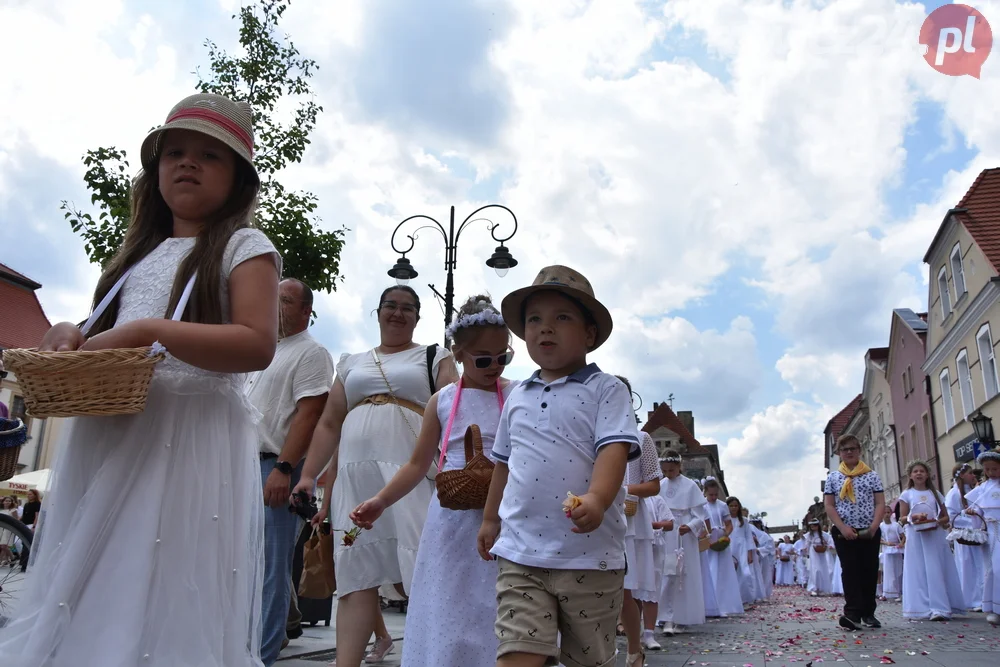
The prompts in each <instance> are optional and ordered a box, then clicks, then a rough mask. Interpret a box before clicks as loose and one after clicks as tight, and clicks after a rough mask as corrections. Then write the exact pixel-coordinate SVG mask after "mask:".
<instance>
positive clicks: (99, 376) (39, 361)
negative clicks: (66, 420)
mask: <svg viewBox="0 0 1000 667" xmlns="http://www.w3.org/2000/svg"><path fill="white" fill-rule="evenodd" d="M151 351H152V348H150V347H140V348H134V349H121V350H98V351H93V352H90V351H77V352H39V351H38V350H36V349H22V350H4V353H3V363H4V366H5V367H6V368H7V370H9V371H11V372H13V373H14V375H16V376H17V381H18V384H19V385H20V386H21V390H22V391H23V392H24V403H25V406H26V407H27V410H28V414H30V415H31V416H32V417H38V418H45V417H78V416H82V415H128V414H135V413H137V412H142V411H143V409H145V407H146V393H147V391H148V390H149V381H150V379H151V378H152V377H153V368H154V367H155V366H156V364H157V363H159V362H160V361H161V360H162V359H163V357H164V356H165V355H164V354H163V353H158V354H152V355H151V354H150V352H151Z"/></svg>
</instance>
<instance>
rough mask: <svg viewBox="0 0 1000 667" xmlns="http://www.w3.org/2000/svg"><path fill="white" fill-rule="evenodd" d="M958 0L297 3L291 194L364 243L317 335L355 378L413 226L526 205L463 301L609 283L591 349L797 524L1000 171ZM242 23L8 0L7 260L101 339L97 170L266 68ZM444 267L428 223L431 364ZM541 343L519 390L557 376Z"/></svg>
mask: <svg viewBox="0 0 1000 667" xmlns="http://www.w3.org/2000/svg"><path fill="white" fill-rule="evenodd" d="M941 4H944V3H941V2H926V3H922V4H921V3H916V2H892V1H890V0H831V1H823V0H745V1H738V0H712V2H704V1H703V0H669V1H667V2H662V1H661V2H653V1H651V0H589V1H587V0H547V1H546V2H544V3H541V2H535V1H533V0H503V1H502V0H426V1H425V2H421V3H403V2H390V1H388V0H369V1H364V2H363V1H362V0H336V1H330V2H308V1H305V0H295V1H294V2H293V3H292V5H291V7H290V9H289V10H288V11H287V13H286V14H285V17H284V19H283V21H282V25H281V27H282V30H283V31H284V32H285V33H287V34H288V35H290V36H291V37H292V39H293V40H294V42H295V44H296V46H297V47H298V48H299V50H300V51H301V52H302V53H303V55H304V56H306V57H309V58H312V59H314V60H316V61H317V63H318V65H319V70H318V72H317V74H316V77H315V78H314V80H313V85H314V88H315V95H316V99H317V101H318V102H319V103H320V104H321V105H322V106H323V108H324V111H323V113H322V114H321V115H320V117H319V121H318V124H317V127H316V130H315V132H314V134H313V135H312V144H311V146H310V147H309V149H308V150H307V151H306V154H305V158H304V160H303V162H302V163H301V164H299V165H294V166H293V167H291V168H288V169H287V170H285V172H283V173H282V175H281V178H282V181H283V182H284V183H285V185H286V186H287V187H291V188H298V189H305V190H309V191H311V192H313V193H315V194H316V195H317V196H318V198H319V209H318V214H319V216H320V219H321V222H320V224H321V225H323V226H324V227H326V228H328V229H337V228H341V227H343V228H346V229H347V230H348V231H347V233H346V245H345V248H344V252H343V255H342V257H341V261H342V263H341V267H342V275H343V281H342V282H341V283H340V284H339V286H338V288H337V291H336V292H335V293H333V294H329V295H326V294H324V295H321V296H319V297H318V299H317V304H316V311H317V315H318V320H317V322H316V325H315V327H314V330H313V332H314V335H315V336H317V337H318V338H319V339H320V340H321V341H322V342H323V343H324V344H325V345H326V346H327V348H328V349H329V350H330V352H331V354H333V356H334V358H335V359H336V358H338V357H339V356H340V355H341V354H343V353H346V352H359V351H363V350H365V349H367V348H369V347H371V346H372V345H374V344H376V343H377V341H378V338H377V324H376V322H375V319H374V317H373V316H372V310H373V309H374V308H375V306H376V305H377V303H376V302H377V299H378V295H379V293H380V292H381V290H382V289H383V288H384V287H387V286H388V285H390V284H391V283H392V280H391V279H390V278H388V276H387V275H386V271H387V270H388V269H389V268H390V267H391V266H392V265H393V263H394V262H395V260H396V254H395V253H394V252H393V251H392V248H391V247H390V235H391V233H392V231H393V229H394V227H395V225H396V224H397V223H398V222H399V221H400V220H402V219H403V218H405V217H407V216H410V215H414V214H418V213H422V214H426V215H430V216H432V217H434V218H437V219H438V220H441V221H445V222H446V221H447V217H448V214H449V207H450V206H455V208H456V215H457V216H458V218H459V219H460V220H461V219H462V218H464V217H465V216H466V215H468V214H469V213H471V212H472V211H473V210H474V209H476V208H478V207H479V206H481V205H484V204H487V203H501V204H504V205H506V206H508V207H510V208H511V209H512V210H513V211H514V212H515V214H516V215H517V223H518V228H517V233H516V234H515V236H514V237H513V238H512V239H511V240H510V241H509V242H508V247H509V248H510V251H511V252H512V253H513V254H514V256H515V257H516V258H517V259H518V261H519V265H518V266H517V267H516V268H515V269H513V270H512V271H510V273H508V274H507V275H506V276H505V277H503V278H500V277H498V276H497V275H496V274H495V273H493V271H492V270H491V269H489V268H488V267H486V266H485V264H484V262H485V260H486V259H487V258H488V257H489V256H490V254H491V253H492V252H493V250H494V248H495V246H496V243H494V242H493V240H492V239H491V238H490V234H489V232H488V231H487V228H486V224H485V223H475V224H473V225H470V226H469V227H468V228H467V229H466V231H465V232H464V234H463V235H462V237H461V239H460V243H459V250H458V268H457V271H456V274H455V284H456V292H457V296H458V300H459V302H460V301H461V300H463V299H464V298H465V297H466V296H469V295H472V294H477V293H480V292H483V291H484V290H485V291H487V292H488V293H490V294H491V295H492V296H493V297H494V298H495V299H496V300H498V301H499V300H500V299H501V298H502V297H503V296H504V295H505V294H506V293H507V292H509V291H511V290H513V289H516V288H517V287H521V286H524V285H527V284H530V283H531V281H532V280H533V279H534V277H535V275H536V273H537V272H538V270H539V269H541V268H542V267H543V266H546V265H550V264H567V265H569V266H572V267H574V268H576V269H578V270H580V271H581V272H582V273H584V274H585V275H586V276H587V277H588V278H589V279H590V280H591V282H592V283H593V284H594V286H595V290H596V292H597V296H598V298H599V299H601V300H602V302H604V303H605V304H607V305H608V306H609V308H610V309H611V311H612V314H613V316H614V319H615V328H614V333H613V334H612V336H611V339H610V340H609V342H608V343H607V344H606V345H605V346H604V347H602V348H601V349H600V350H598V351H597V352H596V353H595V354H593V355H592V357H591V359H592V360H593V361H595V362H597V363H598V365H599V366H600V367H601V368H602V369H603V370H606V371H608V372H613V373H616V374H622V375H625V376H627V377H629V378H630V380H631V381H632V384H633V386H634V388H635V390H636V392H637V393H638V395H639V396H641V400H642V403H643V407H642V408H641V409H640V413H641V414H642V415H643V416H645V411H646V410H647V409H648V408H650V407H651V406H652V404H653V403H654V402H663V401H665V400H667V398H668V396H669V395H671V394H672V395H673V406H674V409H675V410H678V411H679V410H690V411H692V412H693V413H694V418H695V423H696V433H695V435H696V436H697V438H698V439H699V440H700V441H701V442H702V443H718V444H719V445H720V447H721V457H722V465H723V468H724V470H725V473H726V480H727V483H728V487H729V490H730V492H731V493H733V494H736V495H738V496H740V497H741V499H742V500H743V502H744V504H745V505H746V506H748V507H749V508H750V509H751V511H754V512H759V511H766V512H768V519H769V523H772V524H779V523H781V524H783V523H789V522H794V521H798V520H799V519H800V518H801V517H802V515H803V514H804V513H805V510H806V507H807V506H808V504H809V503H810V502H811V501H812V498H813V496H816V495H818V493H819V488H820V482H821V480H822V479H823V478H824V477H825V472H826V471H825V470H824V468H823V457H822V431H823V428H824V426H825V424H826V422H827V421H828V420H829V419H830V418H831V417H832V416H833V415H834V414H835V413H836V412H838V411H839V410H840V409H841V408H842V407H843V406H844V405H846V404H847V403H848V402H849V401H850V399H851V398H853V397H854V396H855V395H856V394H858V393H859V392H860V391H861V389H862V379H863V373H864V368H863V357H864V353H865V350H866V349H868V348H870V347H881V346H885V345H887V344H888V342H887V339H888V331H889V324H890V316H891V311H892V309H893V308H897V307H907V308H912V309H914V310H917V311H921V310H924V309H926V306H925V304H926V300H927V271H926V267H925V266H924V265H923V264H922V261H921V260H922V257H923V254H924V252H925V251H926V249H927V246H928V245H929V243H930V240H931V238H932V237H933V235H934V232H935V231H936V229H937V227H938V225H939V224H940V222H941V220H942V218H943V215H944V213H945V211H947V210H948V209H949V208H950V207H952V206H954V205H955V204H956V203H957V202H958V200H959V199H960V198H961V197H962V195H963V194H964V193H965V191H966V190H967V189H968V187H969V185H970V184H971V183H972V181H973V179H974V178H975V176H976V175H977V174H978V173H979V172H980V171H981V170H982V169H984V168H987V167H993V166H997V164H998V153H1000V118H998V117H997V116H996V114H995V113H993V110H994V109H995V108H996V107H997V105H996V104H995V103H994V101H1000V87H998V84H997V81H998V80H1000V62H998V60H1000V58H997V57H993V58H991V59H987V61H986V63H985V65H984V67H983V70H982V77H981V79H978V80H977V79H975V78H972V77H969V76H964V77H950V76H946V75H943V74H941V73H939V72H937V71H935V70H933V69H932V68H931V67H929V66H928V65H927V63H926V62H924V60H923V58H922V57H921V50H920V46H919V44H918V34H919V29H920V25H921V23H922V22H923V20H924V17H925V16H926V15H927V13H928V11H930V10H932V9H934V8H936V7H938V6H940V5H941ZM974 6H975V7H976V8H977V9H979V10H980V11H981V12H982V13H983V14H984V15H985V16H986V17H987V19H989V18H990V17H994V16H995V17H1000V1H998V0H994V1H991V2H976V3H974ZM236 8H238V3H237V2H234V0H219V1H217V2H216V1H214V0H203V1H201V2H197V1H195V0H183V1H181V2H176V3H173V2H171V3H158V2H149V1H138V0H131V1H126V0H92V1H91V2H87V3H79V2H75V1H74V0H32V1H31V2H28V1H27V0H0V58H2V60H3V62H5V63H8V66H5V67H4V68H2V70H0V99H2V100H3V104H0V239H3V242H2V243H0V262H2V263H4V264H8V265H9V266H11V267H13V268H15V269H16V270H18V271H21V272H22V273H25V274H27V275H28V276H30V277H32V278H33V279H35V280H37V281H38V282H40V283H42V284H43V288H42V289H41V290H40V291H39V293H38V295H39V298H40V300H41V302H42V305H43V307H44V308H45V310H46V312H47V314H48V316H49V318H50V319H51V320H52V321H53V322H56V321H61V320H72V321H80V320H82V319H84V317H85V316H86V314H87V309H88V305H89V301H90V295H91V293H92V290H93V287H94V284H95V282H96V280H97V277H98V270H97V268H96V267H95V266H93V265H91V264H89V263H88V260H87V257H86V254H85V252H84V249H83V243H82V242H81V240H80V239H79V238H78V237H76V236H75V235H74V234H73V232H72V230H71V229H70V227H69V224H68V223H67V222H66V221H65V220H64V219H63V214H62V211H60V209H59V206H60V203H61V202H62V201H64V200H66V201H69V202H72V203H74V204H75V205H77V206H79V207H81V208H84V209H85V210H89V209H87V207H88V205H89V194H88V192H87V191H86V188H85V185H84V182H83V173H84V171H85V169H84V167H83V165H82V162H81V156H82V155H83V154H84V152H85V151H86V150H88V149H93V148H96V147H99V146H117V147H119V148H122V149H124V150H125V151H126V152H127V153H129V154H130V155H133V156H136V157H137V155H136V154H137V153H138V149H139V145H140V143H141V141H142V138H143V136H144V135H145V133H146V132H147V131H148V130H149V129H150V128H151V127H153V126H155V125H157V124H158V123H160V122H162V121H163V119H164V118H165V116H166V113H167V111H168V110H169V109H170V108H171V107H172V106H173V104H174V103H176V102H177V101H179V100H180V99H181V98H183V97H184V96H186V95H188V94H190V93H191V92H194V89H193V87H194V83H195V76H194V74H193V73H194V72H195V70H196V69H197V68H199V67H200V68H202V69H204V68H205V67H206V65H207V55H206V50H205V48H204V46H203V41H204V39H206V38H210V39H212V40H213V41H214V42H216V43H217V44H219V45H220V46H222V47H223V48H226V49H230V50H232V49H235V48H237V46H238V45H237V43H236V42H237V40H236V38H237V31H236V23H235V22H234V21H233V20H232V19H231V18H230V17H231V15H232V14H233V13H234V11H235V10H236ZM997 21H1000V18H997ZM997 25H1000V23H997ZM12 63H16V64H15V65H10V64H12ZM136 165H137V160H134V161H133V167H135V166H136ZM493 219H494V222H496V223H499V224H501V225H502V226H503V227H502V228H501V231H505V230H509V229H510V228H511V227H510V225H511V221H510V220H508V219H506V218H503V217H502V216H496V217H495V218H493ZM443 252H444V245H443V243H442V241H441V239H440V238H439V237H438V236H436V235H435V234H434V233H431V232H430V231H426V230H425V231H423V232H421V233H420V234H419V235H418V240H417V243H416V248H415V249H414V251H413V252H412V253H410V255H409V257H410V259H411V260H412V262H413V265H414V266H415V267H416V268H417V270H418V271H419V272H420V276H419V278H418V279H417V280H415V281H414V283H413V286H414V287H416V288H417V290H418V291H419V292H420V294H421V297H422V299H423V301H424V303H425V307H424V317H423V319H422V320H421V322H420V324H419V326H418V328H417V332H416V340H417V341H419V342H424V343H430V342H435V341H440V340H441V338H442V327H443V322H442V313H443V311H442V309H441V307H440V306H439V305H438V304H436V303H435V300H434V298H433V296H432V294H431V290H430V289H429V287H428V283H433V284H435V286H436V287H437V288H438V289H439V290H442V291H443V287H444V281H445V275H444V270H443V268H442V267H443ZM515 350H516V352H517V356H516V358H515V363H514V365H513V366H512V367H511V369H510V372H509V373H508V376H510V377H512V378H523V377H526V376H527V375H528V374H529V373H530V372H531V371H532V366H531V360H530V358H529V357H528V355H527V353H526V350H525V348H524V347H523V345H521V344H520V343H517V344H516V345H515Z"/></svg>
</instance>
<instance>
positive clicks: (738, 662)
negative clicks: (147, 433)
mask: <svg viewBox="0 0 1000 667" xmlns="http://www.w3.org/2000/svg"><path fill="white" fill-rule="evenodd" d="M842 605H843V598H842V597H819V598H814V597H810V596H809V595H808V594H807V593H805V592H804V591H802V589H800V588H797V587H794V588H776V589H775V592H774V595H773V596H772V599H771V600H770V601H769V602H767V603H764V604H761V605H759V606H757V607H755V608H753V609H750V610H748V611H747V613H746V614H744V615H743V616H740V617H733V618H726V619H712V620H710V621H709V622H708V623H706V624H705V625H701V626H697V627H695V628H692V629H691V631H690V632H688V633H686V634H683V635H675V636H672V637H669V636H667V637H665V636H661V635H657V640H658V641H659V642H660V644H662V646H663V649H664V650H663V651H658V652H650V653H648V654H647V656H646V664H647V665H649V666H650V667H657V666H669V667H681V666H682V665H683V666H686V667H765V666H766V667H818V665H819V664H820V663H844V667H875V666H876V665H892V664H897V665H900V666H901V667H987V666H989V667H997V665H998V664H1000V658H998V656H997V655H996V654H997V653H1000V628H994V627H991V626H990V625H989V624H988V623H987V622H986V616H985V614H981V613H970V614H968V615H967V616H965V617H962V618H954V619H953V620H951V621H945V622H932V621H908V620H906V619H904V618H903V617H902V608H901V605H900V604H899V603H898V602H880V603H879V609H878V612H877V615H878V618H879V620H880V621H881V622H882V626H883V627H882V628H881V629H879V630H863V631H858V632H847V631H845V630H843V629H841V628H840V627H839V626H838V625H837V620H838V618H839V617H840V613H841V607H842ZM334 607H336V601H334ZM335 614H336V608H335V609H334V615H335ZM405 620H406V616H405V615H403V614H401V613H400V612H399V611H397V610H395V609H392V610H388V611H386V612H385V621H386V626H387V627H388V628H389V632H390V634H391V635H392V636H393V638H394V639H395V640H396V642H395V643H396V650H395V651H394V652H393V653H392V654H390V655H389V656H388V657H387V659H386V661H385V662H383V663H380V664H382V665H384V666H386V667H395V666H397V665H399V664H400V656H401V654H402V640H403V627H404V625H405ZM335 633H336V629H335V626H334V624H333V623H332V622H331V625H330V627H325V626H316V627H313V628H309V627H305V628H304V633H303V636H302V637H301V638H299V639H296V640H295V641H293V642H292V643H291V644H289V646H288V648H287V649H285V651H283V652H282V654H281V657H280V658H279V662H278V666H279V667H317V665H322V664H326V663H327V662H329V660H330V659H331V658H332V657H333V656H334V652H333V649H334V647H335V643H336V635H335ZM619 642H620V644H619V648H620V652H619V657H618V662H617V665H618V666H623V665H624V664H625V646H624V642H623V641H622V640H619ZM991 653H992V654H993V657H992V658H991V657H990V654H991ZM800 663H801V664H800ZM441 667H451V666H448V665H442V666H441ZM454 667H460V666H457V665H456V666H454ZM461 667H464V666H461Z"/></svg>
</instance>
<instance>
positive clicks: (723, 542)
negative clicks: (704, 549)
mask: <svg viewBox="0 0 1000 667" xmlns="http://www.w3.org/2000/svg"><path fill="white" fill-rule="evenodd" d="M708 548H709V549H711V550H712V551H717V552H722V551H725V550H726V549H728V548H729V538H728V537H720V538H719V540H718V541H717V542H713V543H712V544H710V545H709V546H708Z"/></svg>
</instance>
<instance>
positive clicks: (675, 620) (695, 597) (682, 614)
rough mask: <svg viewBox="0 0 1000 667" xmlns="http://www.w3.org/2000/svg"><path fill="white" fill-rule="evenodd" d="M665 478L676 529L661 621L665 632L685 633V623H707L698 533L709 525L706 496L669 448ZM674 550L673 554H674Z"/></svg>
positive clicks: (665, 575) (669, 543)
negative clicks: (682, 468)
mask: <svg viewBox="0 0 1000 667" xmlns="http://www.w3.org/2000/svg"><path fill="white" fill-rule="evenodd" d="M660 465H661V468H662V469H663V474H664V478H663V479H662V480H660V496H661V497H662V498H663V499H664V500H665V501H666V503H667V507H668V508H669V509H670V511H671V513H672V514H673V516H674V524H675V529H674V530H673V531H671V532H670V533H668V535H667V537H666V546H665V548H666V556H665V559H664V569H663V584H662V588H661V590H660V610H659V614H658V616H657V620H658V621H659V622H660V623H662V624H663V630H664V632H666V633H668V634H674V633H676V632H682V631H683V627H684V626H688V625H701V624H703V623H704V622H705V598H704V593H703V591H702V585H701V557H700V555H699V552H698V535H699V534H700V533H701V531H702V530H703V529H704V527H705V519H707V514H706V513H705V497H704V496H702V495H701V490H700V489H699V488H698V485H697V484H695V483H694V480H691V479H689V478H687V477H685V476H683V475H681V455H680V454H679V453H678V452H676V451H674V450H667V452H666V453H665V455H664V457H663V458H662V459H661V460H660ZM672 536H676V537H674V540H673V541H672V540H671V537H672ZM671 552H673V556H672V555H671Z"/></svg>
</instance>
